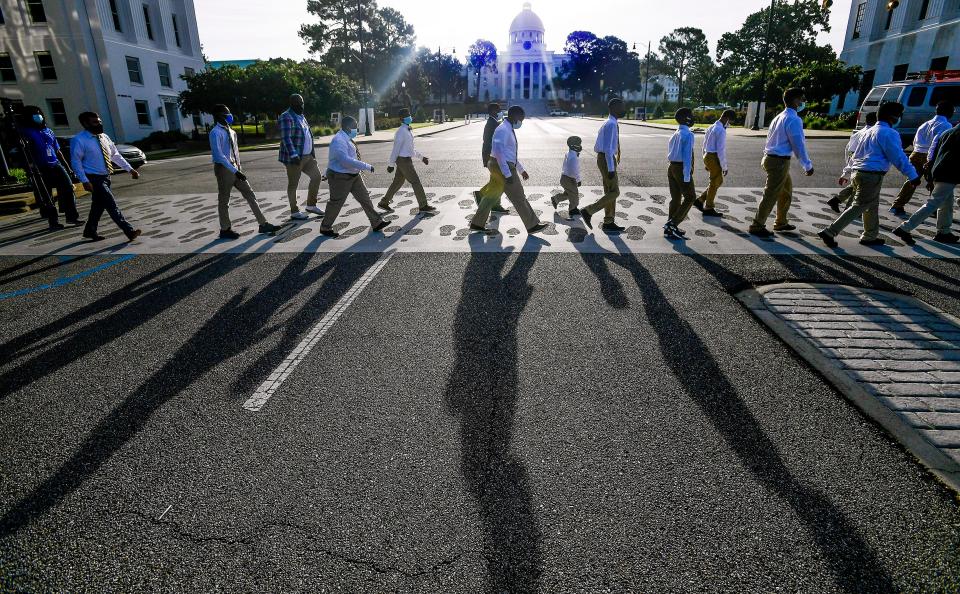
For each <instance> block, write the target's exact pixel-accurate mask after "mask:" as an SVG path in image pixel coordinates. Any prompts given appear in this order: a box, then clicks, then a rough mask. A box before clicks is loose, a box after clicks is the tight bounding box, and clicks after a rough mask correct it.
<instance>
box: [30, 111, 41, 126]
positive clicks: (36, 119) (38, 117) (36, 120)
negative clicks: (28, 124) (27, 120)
mask: <svg viewBox="0 0 960 594" xmlns="http://www.w3.org/2000/svg"><path fill="white" fill-rule="evenodd" d="M32 119H33V123H35V124H42V123H43V116H42V115H40V114H39V113H35V114H33V117H32Z"/></svg>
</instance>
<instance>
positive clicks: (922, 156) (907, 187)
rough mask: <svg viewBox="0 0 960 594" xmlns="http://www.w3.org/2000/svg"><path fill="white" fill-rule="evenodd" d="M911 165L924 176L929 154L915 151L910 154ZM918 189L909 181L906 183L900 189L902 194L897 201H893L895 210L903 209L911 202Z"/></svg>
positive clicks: (898, 195)
mask: <svg viewBox="0 0 960 594" xmlns="http://www.w3.org/2000/svg"><path fill="white" fill-rule="evenodd" d="M910 164H911V165H913V166H914V168H915V169H916V170H917V173H918V174H920V175H923V168H924V167H926V166H927V153H918V152H917V151H913V152H912V153H910ZM916 190H917V189H916V188H914V187H913V184H911V183H910V180H909V179H908V180H907V181H906V182H904V184H903V187H902V188H900V193H899V194H897V199H896V200H894V201H893V207H894V208H903V207H904V206H906V205H907V203H908V202H910V199H911V198H913V193H914V192H915V191H916Z"/></svg>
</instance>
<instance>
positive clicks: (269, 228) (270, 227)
mask: <svg viewBox="0 0 960 594" xmlns="http://www.w3.org/2000/svg"><path fill="white" fill-rule="evenodd" d="M279 230H280V227H278V226H277V225H274V224H273V223H264V224H262V225H260V226H259V227H258V228H257V233H276V232H277V231H279Z"/></svg>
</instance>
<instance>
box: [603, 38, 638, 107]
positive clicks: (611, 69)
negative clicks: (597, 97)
mask: <svg viewBox="0 0 960 594" xmlns="http://www.w3.org/2000/svg"><path fill="white" fill-rule="evenodd" d="M592 61H593V66H594V70H596V72H597V76H598V77H599V78H600V80H601V81H603V88H602V89H600V90H601V92H603V91H610V92H613V93H618V94H619V93H621V92H625V91H633V90H636V89H638V88H640V59H639V57H638V56H637V54H635V53H633V52H631V51H630V50H629V49H628V47H627V42H626V41H624V40H622V39H620V38H618V37H614V36H607V37H604V38H602V39H599V40H597V45H596V50H595V52H594V55H593V60H592Z"/></svg>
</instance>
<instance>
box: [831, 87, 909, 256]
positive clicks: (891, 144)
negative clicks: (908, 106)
mask: <svg viewBox="0 0 960 594" xmlns="http://www.w3.org/2000/svg"><path fill="white" fill-rule="evenodd" d="M901 116H903V105H901V104H899V103H884V104H883V105H881V106H880V109H879V110H878V112H877V120H879V121H878V122H877V125H876V126H874V127H873V128H870V129H869V130H868V131H867V132H865V133H864V135H863V136H862V137H861V139H860V141H859V142H858V143H857V146H856V150H855V151H854V153H853V157H851V163H850V166H851V167H852V168H853V170H854V174H853V179H854V182H853V183H854V197H853V204H852V205H850V206H849V207H848V208H847V209H846V210H844V211H843V213H841V214H840V216H839V217H837V220H836V221H834V222H833V224H831V225H830V226H829V227H827V228H826V229H824V230H823V231H821V232H820V233H818V234H817V235H819V236H820V239H822V240H823V243H825V244H827V246H828V247H832V248H835V247H837V240H836V237H837V235H839V234H840V232H841V231H843V229H844V228H845V227H846V226H847V225H849V224H850V223H851V222H853V220H854V219H856V218H858V217H862V218H863V233H862V234H861V235H860V244H861V245H866V246H872V247H876V246H881V245H883V244H884V243H886V242H885V241H884V239H883V238H882V237H880V212H879V206H880V190H881V189H882V187H883V176H884V175H886V173H887V171H889V170H890V165H891V164H892V165H893V166H895V167H896V168H897V169H899V170H900V171H901V172H902V173H903V174H904V175H906V176H907V178H909V179H910V180H911V182H910V183H912V184H914V185H915V186H919V185H920V181H921V178H920V174H919V173H918V172H917V170H916V169H915V168H914V167H913V165H911V164H910V160H909V159H908V158H907V154H906V153H905V152H903V143H902V142H901V141H900V133H899V132H897V131H896V130H894V129H893V126H895V125H896V123H897V121H898V120H899V119H900V118H901Z"/></svg>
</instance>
